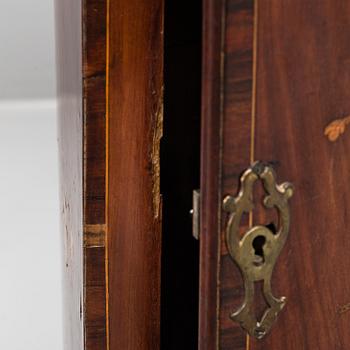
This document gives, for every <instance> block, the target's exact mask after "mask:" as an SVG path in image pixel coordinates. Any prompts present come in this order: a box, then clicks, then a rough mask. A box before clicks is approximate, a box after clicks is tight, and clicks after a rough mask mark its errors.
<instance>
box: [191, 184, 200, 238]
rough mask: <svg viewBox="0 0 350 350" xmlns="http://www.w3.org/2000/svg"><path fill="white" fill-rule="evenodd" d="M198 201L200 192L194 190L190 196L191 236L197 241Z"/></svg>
mask: <svg viewBox="0 0 350 350" xmlns="http://www.w3.org/2000/svg"><path fill="white" fill-rule="evenodd" d="M199 200H200V191H199V190H194V191H193V194H192V202H193V204H192V205H193V209H192V210H191V214H192V235H193V237H194V238H195V239H197V240H198V239H199V219H200V210H199Z"/></svg>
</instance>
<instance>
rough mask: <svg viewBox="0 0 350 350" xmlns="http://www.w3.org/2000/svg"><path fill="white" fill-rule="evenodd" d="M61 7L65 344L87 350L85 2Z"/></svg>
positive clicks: (64, 2)
mask: <svg viewBox="0 0 350 350" xmlns="http://www.w3.org/2000/svg"><path fill="white" fill-rule="evenodd" d="M55 11H56V38H57V40H56V42H57V67H58V71H57V78H58V79H57V80H58V86H57V92H58V114H59V123H58V144H59V151H60V181H61V187H60V198H61V220H62V224H61V233H62V240H63V242H64V267H63V269H64V319H63V321H64V349H65V350H81V349H83V347H84V334H83V322H84V320H83V308H84V300H83V295H84V291H83V283H84V277H83V251H82V244H83V205H82V196H83V193H82V190H83V171H82V162H83V154H82V142H83V130H82V125H83V112H82V65H81V63H82V61H81V55H82V50H81V4H80V2H79V1H75V2H71V1H69V0H58V1H56V2H55Z"/></svg>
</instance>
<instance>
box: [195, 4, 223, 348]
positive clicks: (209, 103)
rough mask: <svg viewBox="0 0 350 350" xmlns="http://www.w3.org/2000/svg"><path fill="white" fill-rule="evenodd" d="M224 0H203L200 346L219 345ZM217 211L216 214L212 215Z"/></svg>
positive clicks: (213, 346) (214, 346) (211, 346)
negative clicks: (218, 283)
mask: <svg viewBox="0 0 350 350" xmlns="http://www.w3.org/2000/svg"><path fill="white" fill-rule="evenodd" d="M224 6H225V1H210V0H205V1H204V2H203V48H202V51H203V63H202V125H201V184H200V188H201V199H200V201H201V203H200V208H201V217H200V281H199V336H198V348H199V349H201V350H210V349H215V348H217V342H218V327H219V322H218V317H219V315H218V312H217V310H218V307H217V302H218V295H217V290H216V287H215V288H213V286H216V283H217V280H218V274H219V273H218V264H219V254H218V247H219V245H220V226H219V220H220V218H219V216H218V215H216V213H219V212H220V199H221V195H220V193H219V188H220V183H221V174H220V163H221V151H220V148H221V140H220V130H221V108H222V94H221V87H222V76H221V70H222V59H221V52H222V46H223V45H222V39H221V38H222V29H223V28H222V21H221V16H222V13H223V11H225V7H224ZM213 213H215V214H213Z"/></svg>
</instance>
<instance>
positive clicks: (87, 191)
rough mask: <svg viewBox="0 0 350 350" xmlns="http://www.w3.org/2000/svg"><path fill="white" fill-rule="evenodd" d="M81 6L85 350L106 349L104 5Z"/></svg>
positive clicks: (96, 1) (88, 2) (92, 0)
mask: <svg viewBox="0 0 350 350" xmlns="http://www.w3.org/2000/svg"><path fill="white" fill-rule="evenodd" d="M83 4H84V7H83V57H82V59H83V98H84V268H85V274H84V276H85V281H84V288H85V295H84V296H85V299H84V305H85V315H84V316H85V350H104V349H107V305H106V304H107V290H106V269H105V265H106V251H105V240H106V219H105V214H106V204H105V203H106V64H107V42H106V41H107V28H106V23H107V1H100V0H84V2H83Z"/></svg>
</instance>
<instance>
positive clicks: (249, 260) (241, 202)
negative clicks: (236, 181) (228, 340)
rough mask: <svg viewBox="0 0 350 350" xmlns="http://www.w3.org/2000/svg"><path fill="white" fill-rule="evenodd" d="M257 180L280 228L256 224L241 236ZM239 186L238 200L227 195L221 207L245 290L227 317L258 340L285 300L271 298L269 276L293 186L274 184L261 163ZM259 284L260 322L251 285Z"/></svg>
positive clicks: (285, 232)
mask: <svg viewBox="0 0 350 350" xmlns="http://www.w3.org/2000/svg"><path fill="white" fill-rule="evenodd" d="M257 180H260V181H262V184H263V187H264V190H265V192H266V194H267V195H266V196H265V198H264V201H263V203H264V206H265V207H266V208H274V207H275V208H276V209H277V211H278V213H279V221H280V225H279V228H278V230H277V232H276V233H273V232H272V231H271V230H270V229H269V228H268V227H265V226H261V225H258V226H254V227H252V228H250V229H249V230H248V231H247V232H246V233H245V234H244V235H243V236H242V235H241V234H240V232H239V226H240V221H241V218H242V215H243V214H244V213H249V212H251V211H252V209H253V206H254V204H253V185H254V183H255V182H256V181H257ZM240 183H241V188H240V191H239V193H238V195H237V197H232V196H227V197H226V198H225V199H224V204H223V206H224V210H225V211H227V212H229V213H230V216H229V220H228V224H227V230H226V244H227V248H228V251H229V253H230V255H231V257H232V259H233V260H234V261H235V262H236V264H237V265H238V267H239V269H240V271H241V273H242V276H243V279H244V288H245V298H244V302H243V304H242V305H241V307H240V308H239V309H238V310H237V311H236V312H234V313H232V314H231V316H230V317H231V319H232V320H234V321H237V322H239V323H240V325H241V326H242V327H243V328H244V329H245V330H246V331H247V332H248V333H249V334H250V335H251V336H253V337H255V338H258V339H261V338H263V337H264V336H265V335H266V334H267V333H268V331H269V330H270V328H271V326H272V324H273V323H274V321H275V320H276V318H277V316H278V313H279V312H280V311H281V310H282V308H283V307H284V305H285V303H286V298H285V297H281V298H276V297H274V296H273V295H272V290H271V275H272V271H273V268H274V266H275V262H276V260H277V258H278V256H279V254H280V252H281V250H282V248H283V246H284V244H285V242H286V239H287V236H288V232H289V225H290V216H289V206H288V199H289V198H290V197H291V196H292V195H293V187H292V185H291V184H290V183H288V182H285V183H282V184H281V185H277V184H276V179H275V173H274V171H273V169H272V167H271V166H269V165H266V164H263V163H261V162H257V163H255V164H254V165H253V166H252V167H250V168H249V169H248V170H246V171H245V172H244V174H243V175H242V177H241V180H240ZM257 237H260V239H261V240H262V241H263V246H262V254H260V255H256V252H255V249H254V246H253V244H254V239H256V238H257ZM258 239H259V238H258ZM258 281H263V295H264V298H265V301H266V303H267V304H268V306H269V307H268V308H267V309H266V310H265V313H264V315H263V317H262V318H261V320H258V319H257V317H256V315H255V312H254V307H253V301H254V289H255V288H254V283H255V282H258Z"/></svg>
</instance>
